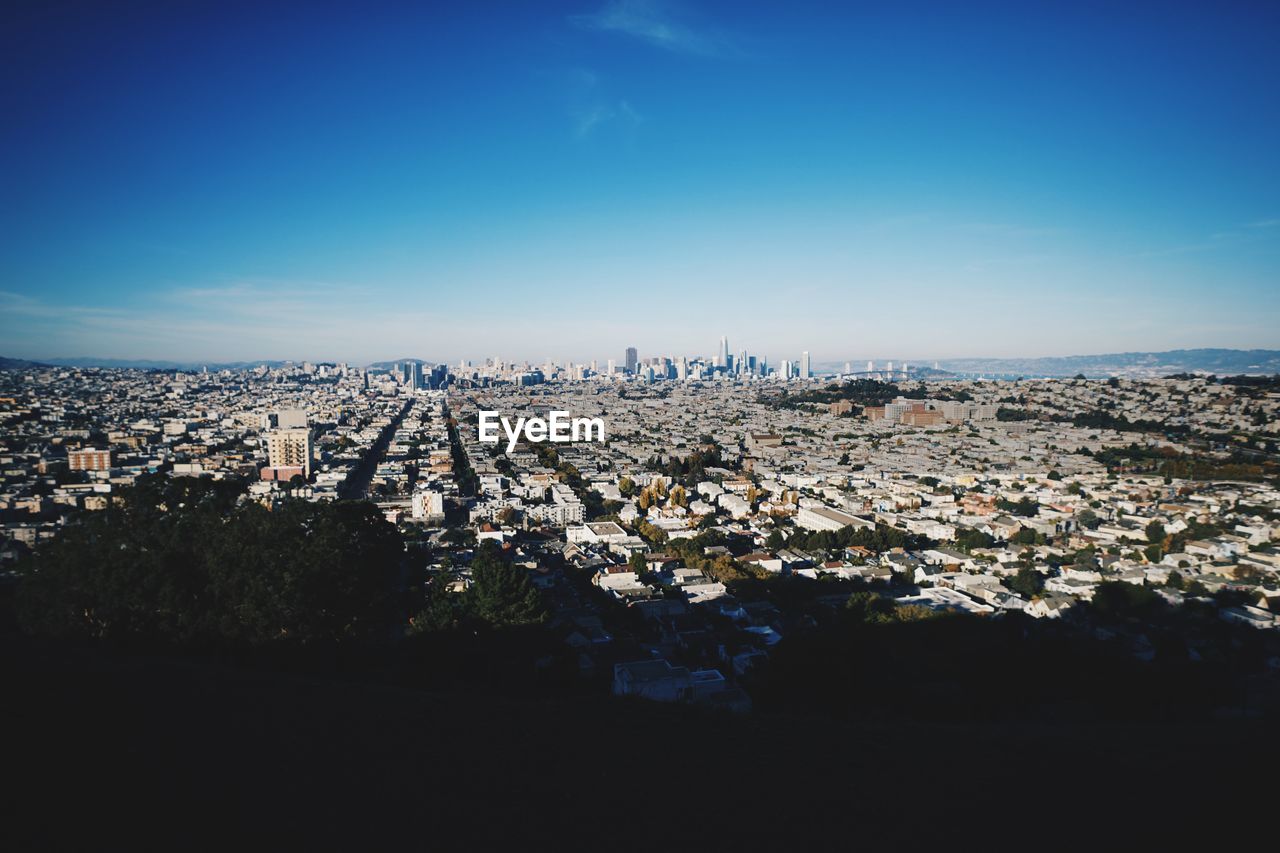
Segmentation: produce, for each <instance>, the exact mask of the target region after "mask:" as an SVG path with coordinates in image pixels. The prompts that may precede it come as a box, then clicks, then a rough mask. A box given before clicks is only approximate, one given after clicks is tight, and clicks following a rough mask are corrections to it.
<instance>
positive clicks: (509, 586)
mask: <svg viewBox="0 0 1280 853" xmlns="http://www.w3.org/2000/svg"><path fill="white" fill-rule="evenodd" d="M467 609H468V611H469V613H470V615H472V616H474V617H475V618H477V619H480V620H482V621H484V622H487V623H488V624H489V625H491V626H492V627H495V628H508V627H513V626H518V625H531V624H534V623H537V622H541V621H542V620H543V619H545V618H546V610H545V609H544V608H543V606H542V599H541V598H539V596H538V591H537V590H536V589H535V588H534V586H533V583H532V582H531V581H530V580H529V574H528V572H526V571H525V570H524V569H521V568H519V567H517V566H513V565H511V564H510V563H508V562H507V561H506V560H504V559H502V556H501V554H500V553H499V552H498V548H497V546H496V545H494V544H493V542H492V541H486V542H485V543H484V544H483V545H482V546H481V547H480V549H479V550H478V551H477V552H476V556H475V559H474V560H472V562H471V587H470V588H469V589H468V590H467Z"/></svg>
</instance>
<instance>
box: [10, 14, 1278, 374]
mask: <svg viewBox="0 0 1280 853" xmlns="http://www.w3.org/2000/svg"><path fill="white" fill-rule="evenodd" d="M4 15H5V19H4V20H3V22H2V23H0V109H2V110H3V120H0V355H5V356H10V357H22V358H42V357H43V358H55V357H82V356H91V357H99V358H124V359H171V360H178V361H200V360H208V361H240V360H246V361H248V360H258V359H297V360H303V359H311V360H337V361H350V362H354V363H367V362H371V361H376V360H384V359H395V358H402V357H420V358H425V359H430V360H440V361H443V360H448V361H457V360H458V359H460V358H467V359H473V360H482V359H484V358H486V357H494V356H500V357H502V358H504V359H507V360H511V359H529V360H532V361H534V362H540V361H541V360H543V359H545V358H553V359H557V360H569V359H571V360H574V361H589V360H591V359H600V360H602V361H603V360H604V359H607V358H616V359H618V360H619V361H621V360H622V358H623V350H624V348H625V347H626V346H636V347H637V348H638V349H639V351H640V355H641V357H642V358H643V357H646V356H649V355H697V354H706V355H711V354H714V353H715V351H716V348H717V346H718V342H719V338H720V336H721V335H727V336H728V337H729V342H730V347H731V349H732V350H733V351H734V352H735V353H736V352H738V351H739V350H741V349H746V350H748V351H749V352H751V353H753V354H759V355H762V356H765V357H767V358H769V359H770V361H771V362H772V363H776V362H777V361H778V360H780V359H782V358H792V359H795V358H799V355H800V352H801V351H802V350H808V351H810V352H811V353H812V357H813V359H814V360H815V361H839V360H844V359H855V360H862V359H866V358H899V359H912V360H932V359H939V358H948V357H982V356H990V357H1036V356H1052V355H1069V354H1086V353H1104V352H1123V351H1135V350H1165V349H1178V348H1195V347H1233V348H1241V349H1245V348H1280V85H1278V84H1280V51H1278V50H1276V49H1275V47H1274V46H1275V44H1276V43H1277V41H1278V39H1280V4H1276V3H1230V2H1226V3H1224V2H1213V3H1208V2H1206V3H1202V4H1183V3H1176V2H1164V3H1152V4H1149V5H1145V4H1141V3H1124V4H1117V3H1114V2H1106V3H1093V2H1079V0H1077V2H1070V3H1061V4H1055V3H1025V2H1018V3H983V2H969V3H913V2H910V1H909V0H907V2H894V3H868V4H865V5H864V4H857V3H853V2H850V3H836V4H833V3H808V2H803V0H802V1H801V2H791V3H786V4H780V3H776V2H771V3H752V2H748V0H736V2H693V0H672V2H664V0H579V2H566V3H558V2H538V3H499V2H475V3H441V4H428V3H397V4H380V3H376V2H364V3H311V4H307V5H305V6H301V5H299V6H290V5H289V4H285V3H281V4H267V3H253V4H237V3H234V2H220V3H196V2H189V3H173V2H163V3H128V2H119V3H110V4H107V3H84V4H68V3H60V2H56V0H30V1H29V0H20V2H18V3H17V4H16V5H14V4H7V5H6V12H5V13H4Z"/></svg>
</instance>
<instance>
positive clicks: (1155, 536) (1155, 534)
mask: <svg viewBox="0 0 1280 853" xmlns="http://www.w3.org/2000/svg"><path fill="white" fill-rule="evenodd" d="M1147 541H1148V542H1151V543H1152V544H1155V543H1157V542H1163V541H1164V525H1163V524H1161V523H1160V522H1159V521H1158V520H1156V519H1152V521H1151V523H1150V524H1148V525H1147Z"/></svg>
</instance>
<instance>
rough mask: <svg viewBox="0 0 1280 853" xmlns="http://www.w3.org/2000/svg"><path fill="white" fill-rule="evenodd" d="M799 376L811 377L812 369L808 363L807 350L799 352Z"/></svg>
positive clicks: (802, 377)
mask: <svg viewBox="0 0 1280 853" xmlns="http://www.w3.org/2000/svg"><path fill="white" fill-rule="evenodd" d="M800 378H801V379H812V378H813V369H812V366H811V365H810V364H809V353H808V351H807V350H806V351H805V352H802V353H800Z"/></svg>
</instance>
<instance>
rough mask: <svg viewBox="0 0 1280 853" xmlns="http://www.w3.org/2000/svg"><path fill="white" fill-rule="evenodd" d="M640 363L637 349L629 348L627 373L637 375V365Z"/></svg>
mask: <svg viewBox="0 0 1280 853" xmlns="http://www.w3.org/2000/svg"><path fill="white" fill-rule="evenodd" d="M639 363H640V357H639V353H637V352H636V348H635V347H627V373H635V372H636V365H637V364H639Z"/></svg>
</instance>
